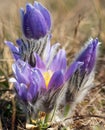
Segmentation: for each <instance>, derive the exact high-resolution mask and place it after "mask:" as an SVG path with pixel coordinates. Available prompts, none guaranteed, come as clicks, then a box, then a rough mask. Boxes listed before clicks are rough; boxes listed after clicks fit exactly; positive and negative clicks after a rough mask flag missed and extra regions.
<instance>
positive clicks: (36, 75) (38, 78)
mask: <svg viewBox="0 0 105 130" xmlns="http://www.w3.org/2000/svg"><path fill="white" fill-rule="evenodd" d="M32 78H33V79H32V80H33V82H35V84H36V83H37V84H38V91H39V92H40V91H41V89H46V85H45V81H44V78H43V75H42V74H41V72H40V71H39V70H38V69H34V70H33V71H32Z"/></svg>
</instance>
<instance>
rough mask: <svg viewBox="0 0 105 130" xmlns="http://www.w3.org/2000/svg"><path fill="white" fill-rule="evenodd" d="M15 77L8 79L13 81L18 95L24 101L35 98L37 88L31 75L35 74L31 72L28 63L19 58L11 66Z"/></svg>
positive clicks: (30, 100)
mask: <svg viewBox="0 0 105 130" xmlns="http://www.w3.org/2000/svg"><path fill="white" fill-rule="evenodd" d="M12 68H13V72H14V75H15V78H12V79H10V81H11V82H14V85H15V90H16V93H17V95H18V97H19V98H20V99H21V100H22V101H23V102H25V103H28V102H32V101H33V100H35V99H36V97H37V94H38V91H39V88H38V84H37V82H36V81H35V80H33V77H34V76H35V77H36V74H35V73H33V72H32V70H31V69H30V67H29V65H28V64H27V63H25V62H23V61H21V60H18V61H16V62H15V63H14V64H13V66H12Z"/></svg>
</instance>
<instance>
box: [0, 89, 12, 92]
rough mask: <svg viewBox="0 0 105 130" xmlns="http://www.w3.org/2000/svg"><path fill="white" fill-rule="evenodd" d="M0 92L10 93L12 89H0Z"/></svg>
mask: <svg viewBox="0 0 105 130" xmlns="http://www.w3.org/2000/svg"><path fill="white" fill-rule="evenodd" d="M0 91H2V92H5V91H10V92H12V91H13V90H12V89H0Z"/></svg>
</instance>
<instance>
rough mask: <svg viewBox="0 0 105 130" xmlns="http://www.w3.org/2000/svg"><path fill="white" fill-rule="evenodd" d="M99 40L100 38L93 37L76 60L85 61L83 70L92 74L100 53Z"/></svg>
mask: <svg viewBox="0 0 105 130" xmlns="http://www.w3.org/2000/svg"><path fill="white" fill-rule="evenodd" d="M98 46H99V41H98V39H97V38H96V39H91V40H89V42H88V43H87V44H86V47H85V48H83V50H82V51H81V53H80V54H79V56H78V57H77V59H76V61H80V62H83V63H84V64H83V65H82V66H81V68H80V69H81V72H83V73H87V74H90V73H91V72H92V70H93V69H94V67H95V63H96V58H97V53H98Z"/></svg>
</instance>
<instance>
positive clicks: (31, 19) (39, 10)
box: [20, 1, 51, 39]
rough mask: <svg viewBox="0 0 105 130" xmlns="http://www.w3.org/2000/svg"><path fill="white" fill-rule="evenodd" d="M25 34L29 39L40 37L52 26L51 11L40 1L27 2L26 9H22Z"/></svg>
mask: <svg viewBox="0 0 105 130" xmlns="http://www.w3.org/2000/svg"><path fill="white" fill-rule="evenodd" d="M20 13H21V23H22V30H23V34H24V35H25V37H26V38H28V39H40V38H42V37H44V36H45V35H46V34H47V33H48V32H49V31H50V28H51V16H50V13H49V11H48V10H47V9H46V8H45V7H44V6H43V5H41V4H40V3H38V2H36V1H35V3H34V5H31V4H27V5H26V11H24V10H23V9H21V10H20Z"/></svg>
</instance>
